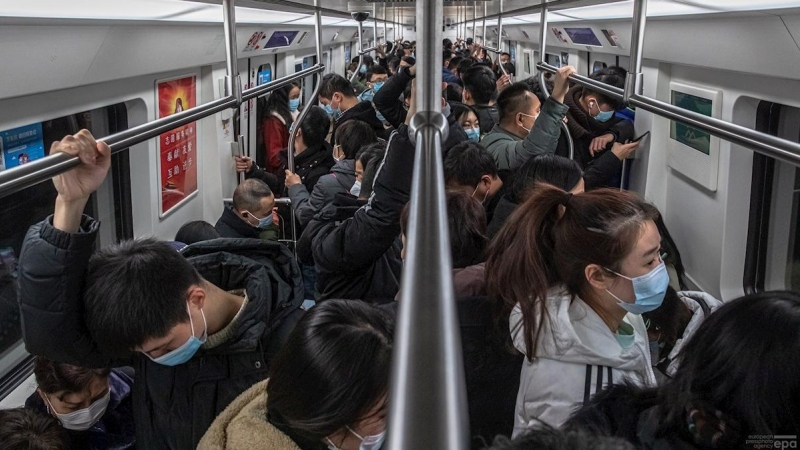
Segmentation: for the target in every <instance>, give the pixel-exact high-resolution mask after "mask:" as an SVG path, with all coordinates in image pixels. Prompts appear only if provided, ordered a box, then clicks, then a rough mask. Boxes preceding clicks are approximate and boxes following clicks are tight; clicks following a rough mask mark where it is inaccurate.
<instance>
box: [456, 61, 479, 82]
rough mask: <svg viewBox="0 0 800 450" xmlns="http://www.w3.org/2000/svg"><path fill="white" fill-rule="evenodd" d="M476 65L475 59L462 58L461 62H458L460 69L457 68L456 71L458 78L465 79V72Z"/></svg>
mask: <svg viewBox="0 0 800 450" xmlns="http://www.w3.org/2000/svg"><path fill="white" fill-rule="evenodd" d="M474 65H475V58H472V57H471V56H467V57H464V58H462V59H461V61H459V62H458V67H457V68H456V70H457V71H458V76H459V77H461V78H462V79H463V78H464V72H466V71H467V70H469V68H470V67H472V66H474Z"/></svg>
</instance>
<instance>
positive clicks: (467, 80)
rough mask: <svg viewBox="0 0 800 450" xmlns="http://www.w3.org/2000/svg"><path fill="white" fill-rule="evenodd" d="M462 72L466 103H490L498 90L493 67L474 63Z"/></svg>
mask: <svg viewBox="0 0 800 450" xmlns="http://www.w3.org/2000/svg"><path fill="white" fill-rule="evenodd" d="M459 73H461V81H463V82H464V103H466V104H467V105H488V104H489V103H490V102H491V101H492V97H493V96H494V93H495V91H496V90H497V79H496V78H495V76H494V73H493V72H492V69H490V68H489V67H486V66H484V65H473V66H472V67H470V68H469V69H467V70H466V71H464V72H459Z"/></svg>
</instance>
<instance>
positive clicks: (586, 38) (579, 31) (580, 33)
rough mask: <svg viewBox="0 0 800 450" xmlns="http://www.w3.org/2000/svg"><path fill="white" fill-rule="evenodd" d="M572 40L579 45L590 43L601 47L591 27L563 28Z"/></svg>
mask: <svg viewBox="0 0 800 450" xmlns="http://www.w3.org/2000/svg"><path fill="white" fill-rule="evenodd" d="M564 31H566V32H567V34H568V35H569V38H570V39H572V42H573V43H575V44H580V45H591V46H595V47H602V46H603V44H601V43H600V39H597V36H596V35H595V34H594V31H592V29H591V28H564Z"/></svg>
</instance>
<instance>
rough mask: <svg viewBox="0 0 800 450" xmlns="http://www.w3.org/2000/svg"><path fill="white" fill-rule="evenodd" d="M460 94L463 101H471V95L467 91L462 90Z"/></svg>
mask: <svg viewBox="0 0 800 450" xmlns="http://www.w3.org/2000/svg"><path fill="white" fill-rule="evenodd" d="M461 92H462V94H461V96H462V97H464V100H472V94H471V93H470V92H469V91H468V90H466V89H464V90H462V91H461Z"/></svg>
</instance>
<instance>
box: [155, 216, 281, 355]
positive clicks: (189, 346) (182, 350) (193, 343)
mask: <svg viewBox="0 0 800 450" xmlns="http://www.w3.org/2000/svg"><path fill="white" fill-rule="evenodd" d="M270 217H271V216H270ZM186 311H187V312H189V324H190V325H191V327H192V335H191V336H189V339H188V340H187V341H186V343H184V344H183V345H181V346H180V347H178V348H176V349H175V350H172V351H171V352H169V353H165V354H163V355H161V356H159V357H158V358H153V357H151V356H150V355H148V354H147V353H145V355H147V357H148V358H150V359H151V360H152V361H153V362H154V363H156V364H161V365H164V366H177V365H179V364H183V363H185V362H186V361H188V360H190V359H192V356H194V354H195V353H197V350H199V349H200V346H202V345H203V344H205V342H206V339H207V338H208V334H207V333H208V324H207V323H206V315H205V313H204V312H203V310H202V309H201V310H200V314H202V315H203V339H202V340H201V339H198V338H196V337H195V335H194V321H193V320H192V313H191V312H190V311H189V304H188V303H187V304H186Z"/></svg>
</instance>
